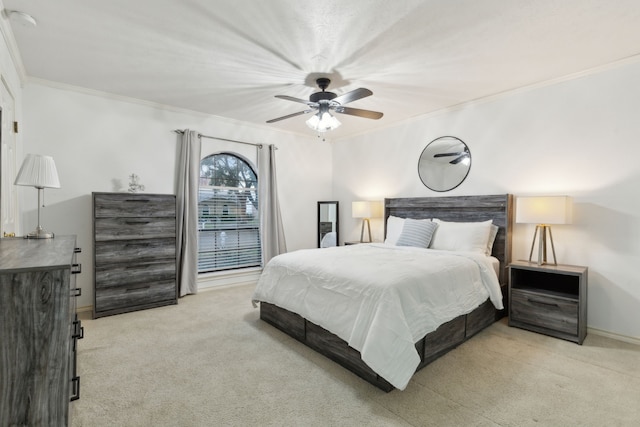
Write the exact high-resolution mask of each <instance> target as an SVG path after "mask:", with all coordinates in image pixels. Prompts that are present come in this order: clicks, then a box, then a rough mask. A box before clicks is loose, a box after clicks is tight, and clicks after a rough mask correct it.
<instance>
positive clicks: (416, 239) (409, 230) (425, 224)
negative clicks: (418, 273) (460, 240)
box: [396, 218, 438, 248]
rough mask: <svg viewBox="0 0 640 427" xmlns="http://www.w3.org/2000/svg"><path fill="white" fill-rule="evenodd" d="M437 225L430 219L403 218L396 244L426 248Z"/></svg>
mask: <svg viewBox="0 0 640 427" xmlns="http://www.w3.org/2000/svg"><path fill="white" fill-rule="evenodd" d="M437 227H438V224H436V223H435V222H432V221H422V220H417V219H411V218H407V219H405V220H404V226H403V227H402V233H400V237H398V242H397V243H396V245H397V246H415V247H418V248H428V247H429V243H430V242H431V238H432V237H433V232H434V231H436V228H437Z"/></svg>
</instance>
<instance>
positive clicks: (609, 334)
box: [587, 328, 640, 345]
mask: <svg viewBox="0 0 640 427" xmlns="http://www.w3.org/2000/svg"><path fill="white" fill-rule="evenodd" d="M587 334H593V335H600V336H602V337H607V338H611V339H614V340H618V341H623V342H628V343H629V344H635V345H640V338H636V337H630V336H627V335H621V334H615V333H613V332H609V331H603V330H601V329H596V328H587Z"/></svg>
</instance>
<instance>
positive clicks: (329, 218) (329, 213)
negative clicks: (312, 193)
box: [318, 202, 340, 248]
mask: <svg viewBox="0 0 640 427" xmlns="http://www.w3.org/2000/svg"><path fill="white" fill-rule="evenodd" d="M339 242H340V235H339V234H338V202H318V247H319V248H330V247H332V246H338V244H339Z"/></svg>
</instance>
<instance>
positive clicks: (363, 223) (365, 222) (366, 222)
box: [360, 218, 371, 243]
mask: <svg viewBox="0 0 640 427" xmlns="http://www.w3.org/2000/svg"><path fill="white" fill-rule="evenodd" d="M365 224H367V231H368V232H369V234H368V236H369V240H364V225H365ZM360 243H371V225H370V224H369V218H364V219H363V220H362V228H361V229H360Z"/></svg>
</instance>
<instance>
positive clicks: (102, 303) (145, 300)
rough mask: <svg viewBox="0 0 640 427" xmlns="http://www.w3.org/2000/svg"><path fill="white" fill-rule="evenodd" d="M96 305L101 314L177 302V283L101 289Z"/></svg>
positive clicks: (129, 285)
mask: <svg viewBox="0 0 640 427" xmlns="http://www.w3.org/2000/svg"><path fill="white" fill-rule="evenodd" d="M95 298H96V305H97V306H98V307H99V311H100V312H105V311H110V310H122V309H127V311H131V310H135V309H136V306H140V307H145V308H146V307H149V306H152V305H153V304H156V303H162V302H167V301H168V302H175V300H176V282H175V279H174V280H168V281H147V282H144V283H132V284H126V285H121V286H114V287H108V288H100V292H97V293H96V296H95Z"/></svg>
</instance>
